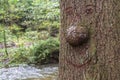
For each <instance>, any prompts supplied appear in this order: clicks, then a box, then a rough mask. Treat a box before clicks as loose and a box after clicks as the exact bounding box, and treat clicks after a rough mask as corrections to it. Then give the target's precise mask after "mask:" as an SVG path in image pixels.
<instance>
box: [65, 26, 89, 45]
mask: <svg viewBox="0 0 120 80" xmlns="http://www.w3.org/2000/svg"><path fill="white" fill-rule="evenodd" d="M88 38H89V36H88V30H87V29H86V28H84V27H81V26H78V27H77V26H70V27H69V28H68V29H67V32H66V41H67V42H68V43H69V44H70V45H72V46H80V45H82V44H83V43H86V42H87V41H88Z"/></svg>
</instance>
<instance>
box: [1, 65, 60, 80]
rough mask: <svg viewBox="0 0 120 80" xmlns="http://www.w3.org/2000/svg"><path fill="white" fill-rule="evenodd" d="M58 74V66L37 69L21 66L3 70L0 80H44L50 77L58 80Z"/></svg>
mask: <svg viewBox="0 0 120 80" xmlns="http://www.w3.org/2000/svg"><path fill="white" fill-rule="evenodd" d="M57 73H58V67H57V66H44V67H41V68H36V67H32V66H28V65H19V66H18V67H10V68H1V69H0V80H23V79H24V80H25V79H26V80H29V79H31V78H32V79H31V80H34V78H35V80H38V79H39V80H43V79H45V78H47V77H49V76H51V77H54V78H56V77H57ZM45 80H47V79H45ZM49 80H55V79H49Z"/></svg>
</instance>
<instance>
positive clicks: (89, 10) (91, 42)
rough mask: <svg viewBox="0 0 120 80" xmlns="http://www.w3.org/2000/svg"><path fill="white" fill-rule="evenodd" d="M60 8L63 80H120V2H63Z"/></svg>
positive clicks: (79, 0) (60, 69)
mask: <svg viewBox="0 0 120 80" xmlns="http://www.w3.org/2000/svg"><path fill="white" fill-rule="evenodd" d="M60 7H61V28H60V41H61V47H60V57H59V60H60V62H59V80H120V0H60ZM81 27H82V28H84V29H85V30H86V31H87V32H88V33H87V32H85V31H83V30H84V29H82V28H81ZM86 34H87V35H86ZM81 35H82V37H81ZM86 36H87V38H86ZM84 37H85V38H84ZM88 37H89V38H88ZM80 42H81V43H80Z"/></svg>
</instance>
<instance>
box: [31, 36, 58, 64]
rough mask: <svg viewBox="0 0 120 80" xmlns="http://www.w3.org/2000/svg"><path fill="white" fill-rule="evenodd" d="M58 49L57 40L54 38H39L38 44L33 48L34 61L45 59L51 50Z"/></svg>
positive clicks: (39, 61)
mask: <svg viewBox="0 0 120 80" xmlns="http://www.w3.org/2000/svg"><path fill="white" fill-rule="evenodd" d="M56 50H59V40H58V39H56V38H55V39H54V38H49V39H47V40H45V41H44V40H41V41H40V42H39V43H38V45H36V46H35V48H34V52H33V54H34V56H35V62H36V63H37V62H38V63H41V62H42V61H43V60H45V59H47V58H48V57H49V55H50V54H51V53H52V52H53V51H56Z"/></svg>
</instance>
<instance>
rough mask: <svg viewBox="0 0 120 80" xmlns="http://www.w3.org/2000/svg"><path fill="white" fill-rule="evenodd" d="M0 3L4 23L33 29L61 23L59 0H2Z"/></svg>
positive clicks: (0, 19) (1, 18)
mask: <svg viewBox="0 0 120 80" xmlns="http://www.w3.org/2000/svg"><path fill="white" fill-rule="evenodd" d="M0 3H1V5H0V15H1V16H0V21H1V22H2V23H3V24H4V23H5V24H7V25H11V24H17V25H19V26H21V27H22V28H25V27H27V28H30V27H32V28H33V29H38V28H41V27H51V26H56V27H58V26H59V25H60V24H59V18H60V16H59V15H60V10H59V2H58V1H57V0H1V1H0ZM2 4H4V5H2ZM53 22H54V23H53Z"/></svg>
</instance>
